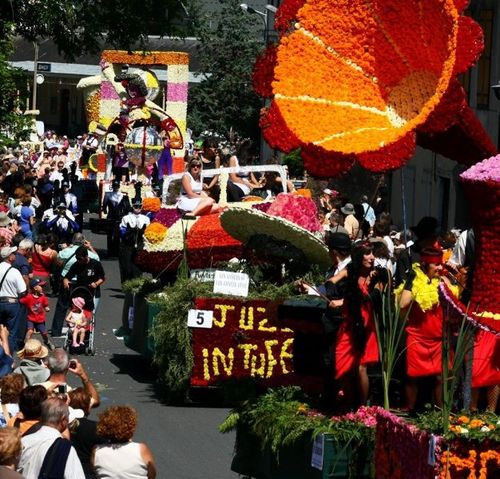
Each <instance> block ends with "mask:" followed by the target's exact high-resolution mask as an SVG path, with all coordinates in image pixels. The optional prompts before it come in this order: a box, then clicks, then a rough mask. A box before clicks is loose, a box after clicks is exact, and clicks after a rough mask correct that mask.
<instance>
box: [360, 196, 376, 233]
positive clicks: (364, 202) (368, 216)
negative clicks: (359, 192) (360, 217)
mask: <svg viewBox="0 0 500 479" xmlns="http://www.w3.org/2000/svg"><path fill="white" fill-rule="evenodd" d="M361 206H362V207H363V210H364V212H365V220H366V221H368V223H370V228H372V227H373V225H374V224H375V220H376V219H377V218H376V216H375V211H374V210H373V208H372V207H371V206H370V205H369V203H368V196H366V195H364V196H363V197H362V198H361Z"/></svg>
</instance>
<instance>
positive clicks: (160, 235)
mask: <svg viewBox="0 0 500 479" xmlns="http://www.w3.org/2000/svg"><path fill="white" fill-rule="evenodd" d="M167 231H168V230H167V228H166V227H165V226H163V225H162V224H160V223H150V224H149V225H148V226H147V227H146V230H145V231H144V237H145V238H146V239H147V240H148V241H149V242H150V243H154V244H156V243H160V242H162V241H163V239H164V238H165V235H166V234H167Z"/></svg>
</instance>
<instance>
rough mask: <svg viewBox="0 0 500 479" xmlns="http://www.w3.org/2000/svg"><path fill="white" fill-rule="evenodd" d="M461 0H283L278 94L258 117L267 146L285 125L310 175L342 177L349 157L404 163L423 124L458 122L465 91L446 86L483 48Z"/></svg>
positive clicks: (386, 166) (377, 164)
mask: <svg viewBox="0 0 500 479" xmlns="http://www.w3.org/2000/svg"><path fill="white" fill-rule="evenodd" d="M299 3H302V5H301V6H300V5H299ZM465 3H466V2H464V1H462V0H405V1H401V0H384V1H380V0H338V1H335V2H331V1H330V0H307V1H302V2H297V1H291V0H288V1H285V2H284V3H283V5H282V7H280V10H278V14H277V24H278V25H277V27H278V29H279V30H280V31H281V32H282V36H281V39H280V44H279V46H278V49H277V53H276V60H275V65H274V82H273V83H272V88H273V95H274V98H273V102H272V104H271V107H270V109H269V113H268V114H264V117H263V118H262V119H261V126H262V127H263V133H264V136H265V138H266V139H270V140H271V141H270V142H269V143H270V144H271V145H273V144H274V145H279V141H278V140H277V138H278V137H280V136H282V133H283V132H284V136H285V137H291V138H297V139H298V141H299V143H300V146H301V147H302V148H303V149H305V150H306V155H305V156H306V158H304V160H305V162H306V163H307V167H308V169H310V170H311V171H310V172H311V173H312V174H315V175H316V176H331V175H332V174H341V173H343V172H345V171H346V170H348V169H349V168H350V167H351V166H352V164H353V162H354V160H357V161H359V162H360V164H361V165H362V166H363V167H365V168H367V169H369V170H371V171H375V172H382V171H387V170H391V169H395V168H398V167H400V166H402V165H403V164H404V163H405V162H406V161H407V160H408V159H409V158H410V157H411V156H412V154H413V153H414V150H415V147H416V141H417V137H416V132H417V131H418V129H419V128H420V127H423V126H424V125H425V128H426V135H428V134H429V133H432V134H435V133H436V132H437V131H440V130H437V128H436V127H437V125H439V127H440V128H444V129H445V130H446V129H448V128H450V127H451V126H453V125H454V124H456V123H457V121H458V120H457V119H456V117H457V114H456V113H457V111H455V109H456V110H459V109H462V110H463V106H464V105H463V102H464V101H465V100H464V98H465V97H464V94H463V91H462V92H460V95H459V97H458V98H456V97H453V95H451V97H450V98H448V96H447V92H448V89H449V87H450V85H455V83H454V79H455V77H456V75H457V74H458V73H460V72H463V71H465V70H467V68H468V67H469V66H470V65H471V63H473V62H474V61H475V60H476V59H477V57H478V56H479V53H480V52H481V50H482V47H483V39H482V32H481V29H480V27H479V26H478V25H477V24H476V23H475V22H474V21H473V20H471V19H469V18H465V17H462V16H461V11H462V10H463V8H464V5H465ZM292 25H294V28H293V30H291V31H290V28H291V26H292ZM273 54H274V52H271V51H270V52H269V54H268V55H267V56H266V55H263V56H262V57H261V59H260V60H259V65H262V63H263V60H264V59H265V58H269V59H270V60H269V61H273V60H271V59H272V58H273ZM259 65H258V66H257V68H263V67H262V66H259ZM266 68H267V69H269V67H268V65H267V66H266ZM263 77H264V78H269V74H267V73H266V75H263ZM261 85H263V87H262V88H260V91H261V92H262V93H264V91H265V90H267V89H266V88H264V86H265V85H266V82H265V81H264V80H262V82H261ZM444 98H447V99H449V100H451V101H449V102H448V103H447V105H446V108H444V111H445V114H444V115H441V116H439V115H437V116H436V117H435V118H433V119H432V120H433V121H436V124H434V123H433V121H430V116H431V114H432V113H433V112H434V111H435V110H436V109H437V108H438V107H439V105H440V104H441V102H442V101H443V99H444ZM458 107H460V108H458ZM450 112H451V113H450ZM276 120H278V121H276ZM474 127H475V128H476V127H477V128H479V129H480V127H479V126H478V125H474ZM480 132H481V134H480V135H478V136H479V137H481V138H478V139H480V140H484V142H485V145H486V150H489V149H491V148H493V151H494V147H493V145H492V144H491V142H489V140H487V139H486V140H485V139H484V138H482V133H483V130H481V129H480ZM426 139H427V141H430V140H429V139H428V138H426ZM281 146H282V145H279V147H281ZM294 146H295V145H294ZM483 150H484V149H483ZM483 153H484V151H482V153H481V154H483ZM313 163H319V165H317V166H314V165H313Z"/></svg>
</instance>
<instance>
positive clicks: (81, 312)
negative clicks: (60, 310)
mask: <svg viewBox="0 0 500 479" xmlns="http://www.w3.org/2000/svg"><path fill="white" fill-rule="evenodd" d="M71 302H72V306H71V307H70V310H69V311H68V314H67V315H66V322H67V323H68V327H69V328H70V329H71V333H72V336H73V344H72V346H73V347H74V348H78V347H79V346H84V345H85V334H86V332H87V330H88V327H89V325H90V320H91V319H92V311H87V310H85V309H84V307H85V300H84V299H83V298H81V297H80V296H77V297H75V298H73V299H72V300H71Z"/></svg>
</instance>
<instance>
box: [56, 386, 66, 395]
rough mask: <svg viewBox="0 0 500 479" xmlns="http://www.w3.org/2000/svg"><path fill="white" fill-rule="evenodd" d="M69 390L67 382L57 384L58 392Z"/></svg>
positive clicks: (63, 392) (64, 392) (62, 392)
mask: <svg viewBox="0 0 500 479" xmlns="http://www.w3.org/2000/svg"><path fill="white" fill-rule="evenodd" d="M67 392H68V385H67V384H59V386H57V393H58V394H66V393H67Z"/></svg>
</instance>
